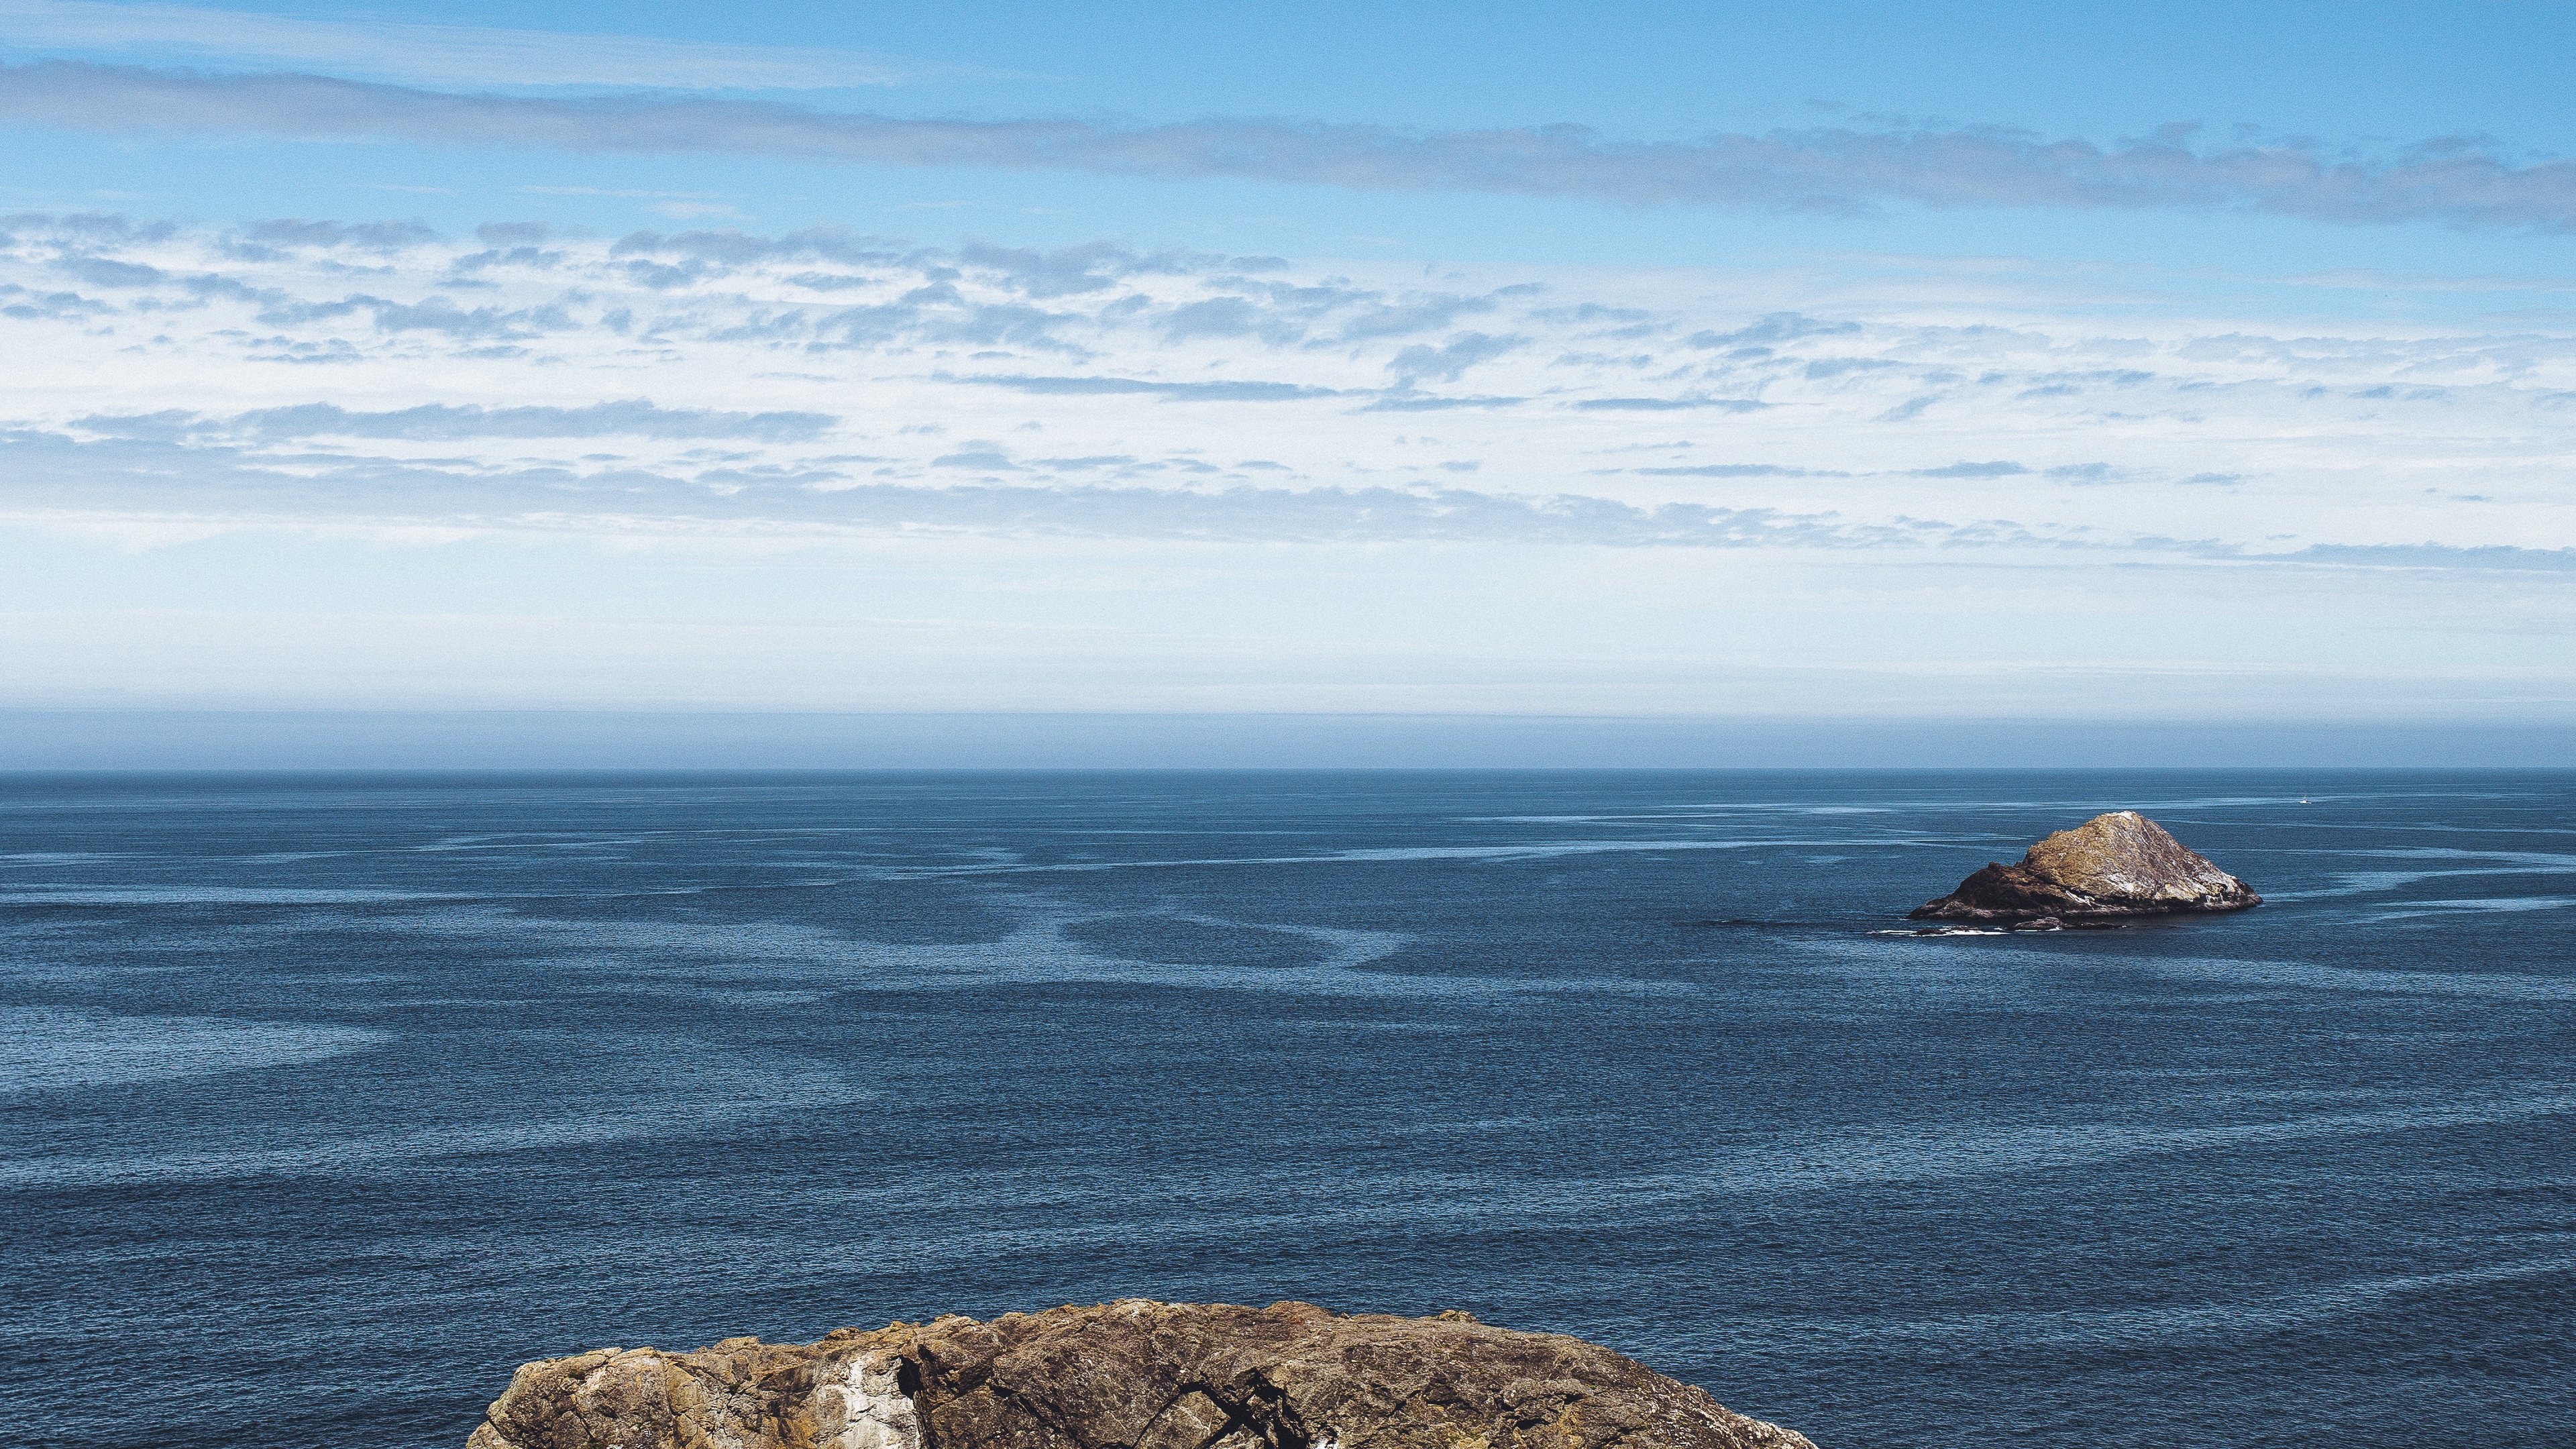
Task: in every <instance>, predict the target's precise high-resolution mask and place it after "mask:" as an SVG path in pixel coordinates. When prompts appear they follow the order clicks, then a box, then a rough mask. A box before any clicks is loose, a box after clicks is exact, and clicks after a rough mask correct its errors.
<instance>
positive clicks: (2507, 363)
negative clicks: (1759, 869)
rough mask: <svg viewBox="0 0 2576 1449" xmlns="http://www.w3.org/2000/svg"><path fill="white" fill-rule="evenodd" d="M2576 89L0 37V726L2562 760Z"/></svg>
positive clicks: (1002, 21)
mask: <svg viewBox="0 0 2576 1449" xmlns="http://www.w3.org/2000/svg"><path fill="white" fill-rule="evenodd" d="M2570 73H2576V4H2556V3H2453V4H2446V5H2430V4H2423V5H2413V4H2410V5H2390V4H2367V3H2333V4H2253V5H2245V4H2238V5H2231V6H2227V7H2223V8H2222V7H2218V6H2195V5H2178V6H2165V7H2139V6H2118V7H2111V6H2088V5H2080V4H2077V5H2070V4H2050V5H2045V6H2041V5H2027V6H2016V5H2003V4H1987V5H1973V6H1972V5H1944V4H1929V5H1927V4H1908V5H1901V6H1900V5H1892V4H1890V5H1876V4H1825V5H1803V6H1796V7H1785V6H1773V5H1765V6H1752V5H1719V4H1696V5H1680V4H1670V5H1665V4H1625V5H1620V4H1610V5H1600V4H1595V5H1586V6H1581V7H1576V6H1536V5H1501V6H1496V5H1491V4H1488V5H1480V6H1475V7H1467V6H1452V5H1432V4H1410V5H1405V4H1397V5H1388V4H1375V5H1368V6H1359V5H1303V6H1297V7H1268V8H1250V7H1211V6H1181V5H1066V4H1054V5H1047V6H1037V5H1019V4H994V3H983V4H962V5H960V4H949V5H942V6H937V7H932V6H914V7H896V6H886V5H875V6H837V7H824V6H812V5H790V4H765V5H745V6H733V7H705V6H688V7H681V6H673V5H655V4H644V5H626V6H620V7H615V8H613V9H611V8H608V7H597V6H581V5H572V4H562V3H538V4H526V3H521V4H515V5H511V6H508V7H506V8H505V7H501V6H498V5H470V4H445V5H412V6H403V7H382V6H378V7H368V6H363V5H358V6H344V5H335V6H328V7H324V6H270V7H266V8H261V9H248V8H212V7H204V6H191V5H181V4H158V3H154V4H133V3H115V0H0V127H5V129H6V135H7V139H8V154H9V157H10V159H11V162H12V164H11V165H10V166H9V167H8V168H7V170H6V171H5V172H0V378H5V382H6V387H5V391H0V709H12V710H19V711H53V712H56V713H57V715H58V716H59V717H61V718H73V717H81V718H87V717H90V716H89V715H87V714H82V713H80V712H96V711H209V710H212V711H338V712H347V711H358V712H367V711H379V712H381V711H415V712H418V711H466V712H472V711H516V712H526V711H539V712H543V711H567V712H589V713H592V714H595V713H597V712H600V711H607V712H612V713H614V712H618V711H637V712H660V713H664V714H668V713H670V712H675V711H676V712H681V713H686V712H690V711H723V712H730V713H735V714H740V713H744V712H751V713H759V712H772V713H780V712H783V713H832V712H858V713H873V714H885V715H889V716H892V715H904V716H922V717H929V716H942V717H951V716H963V715H980V714H1012V715H1027V716H1056V715H1065V716H1073V715H1099V716H1111V715H1116V716H1122V717H1124V716H1139V715H1166V716H1208V717H1219V716H1222V717H1227V718H1246V717H1258V716H1263V715H1348V716H1388V717H1408V718H1420V719H1426V720H1429V719H1460V718H1493V717H1530V718H1611V717H1615V718H1622V719H1661V720H1719V721H1723V720H1738V721H1745V720H1777V719H1806V718H1815V719H1828V718H1829V719H1836V720H1845V721H1849V720H1871V719H1876V720H1918V721H1919V720H1928V719H1946V720H1953V721H1960V720H1984V719H2031V720H2043V719H2044V720H2066V721H2086V720H2093V721H2127V722H2138V721H2149V722H2152V721H2160V720H2161V721H2172V722H2176V723H2184V722H2190V723H2196V724H2199V725H2211V724H2224V723H2228V722H2236V723H2242V724H2265V723H2269V724H2275V725H2279V724H2295V723H2296V722H2300V721H2320V722H2340V723H2342V724H2357V723H2369V724H2378V725H2383V726H2387V727H2389V728H2395V729H2403V730H2409V731H2416V732H2418V733H2417V734H2415V735H2410V736H2409V738H2420V737H2423V736H2422V735H2421V733H2420V732H2422V731H2424V730H2427V729H2431V730H2434V731H2436V732H2437V733H2438V730H2439V729H2441V728H2444V727H2457V728H2461V729H2525V728H2528V727H2531V726H2548V725H2563V724H2565V723H2566V721H2567V720H2568V718H2569V710H2570V706H2571V704H2576V647H2571V643H2576V267H2571V265H2570V260H2571V250H2570V249H2571V243H2576V160H2571V159H2569V158H2571V157H2576V112H2571V111H2570V109H2569V108H2568V107H2567V106H2566V105H2565V96H2566V83H2565V79H2564V77H2565V76H2566V75H2567V74H2570ZM67 711H68V712H73V713H72V714H62V713H61V712H67ZM2124 738H2126V737H2125V736H2124Z"/></svg>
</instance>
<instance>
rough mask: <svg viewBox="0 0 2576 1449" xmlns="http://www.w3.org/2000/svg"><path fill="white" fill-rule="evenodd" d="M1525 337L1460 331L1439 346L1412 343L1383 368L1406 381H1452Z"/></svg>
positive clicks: (1490, 359)
mask: <svg viewBox="0 0 2576 1449" xmlns="http://www.w3.org/2000/svg"><path fill="white" fill-rule="evenodd" d="M1528 341H1529V339H1528V338H1526V337H1488V336H1486V335H1485V334H1484V333H1482V332H1461V333H1459V334H1458V335H1457V336H1455V337H1452V338H1450V339H1449V341H1448V342H1447V343H1446V344H1445V345H1443V346H1439V347H1432V346H1428V345H1426V344H1422V343H1416V344H1414V345H1413V346H1411V347H1408V348H1406V349H1404V350H1403V351H1402V352H1399V353H1397V354H1396V355H1395V357H1394V359H1393V360H1392V361H1390V362H1388V363H1387V365H1386V370H1387V371H1389V372H1392V373H1394V374H1395V375H1396V376H1397V377H1399V378H1401V379H1403V380H1404V381H1405V382H1407V383H1411V382H1413V381H1416V380H1417V379H1420V378H1425V377H1435V378H1438V379H1439V380H1441V381H1442V382H1456V381H1457V380H1458V375H1459V374H1460V373H1463V372H1465V371H1466V370H1467V369H1468V368H1471V367H1473V366H1475V365H1476V364H1477V363H1480V362H1491V361H1493V360H1494V359H1495V358H1497V357H1500V356H1502V355H1503V354H1504V353H1506V352H1510V351H1512V350H1513V349H1514V348H1517V347H1519V346H1521V345H1522V344H1524V343H1526V342H1528Z"/></svg>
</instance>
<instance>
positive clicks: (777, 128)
mask: <svg viewBox="0 0 2576 1449" xmlns="http://www.w3.org/2000/svg"><path fill="white" fill-rule="evenodd" d="M0 120H6V121H15V122H19V123H22V124H36V125H50V126H62V127H68V128H72V129H77V130H87V131H100V132H108V133H115V134H130V133H136V132H169V133H188V134H201V133H205V132H232V133H239V134H251V135H264V136H280V137H288V138H293V139H299V140H326V141H368V140H376V141H390V140H399V141H412V142H421V143H426V144H433V145H460V146H551V147H557V148H561V149H565V150H572V151H590V152H623V153H672V152H703V153H717V154H727V155H746V156H764V157H776V158H781V159H793V160H812V161H831V162H846V163H853V164H864V165H880V166H944V167H972V168H999V169H1006V170H1057V171H1076V172H1088V173H1093V174H1102V175H1115V176H1133V177H1146V178H1156V179H1174V180H1180V179H1196V178H1214V177H1223V178H1235V179H1248V180H1258V181H1272V182H1289V183H1299V184H1310V185H1326V186H1339V187H1346V188H1349V189H1352V190H1360V191H1392V192H1488V193H1504V194H1516V195H1528V196H1554V197H1571V198H1580V199H1586V200H1592V201H1600V202H1608V203H1613V204H1620V205H1633V206H1655V205H1692V206H1751V207H1760V208H1767V209H1772V210H1778V211H1791V212H1814V213H1827V214H1831V213H1852V212H1860V211H1864V210H1867V209H1868V208H1870V207H1871V206H1873V205H1877V204H1881V203H1887V202H1900V203H1911V204H1915V205H1922V206H1931V207H1989V206H1995V207H2056V208H2073V209H2122V210H2183V211H2244V212H2259V213H2268V214H2274V215H2283V216H2294V217H2300V218H2304V219H2307V220H2311V221H2321V222H2331V223H2340V224H2353V225H2368V224H2392V223H2400V222H2414V221H2432V222H2440V223H2445V224H2448V225H2452V226H2459V227H2503V228H2526V229H2532V230H2539V231H2546V232H2565V231H2569V230H2576V163H2569V162H2564V161H2550V162H2540V163H2535V164H2531V165H2515V164H2514V163H2512V162H2510V161H2508V160H2506V159H2504V158H2502V157H2499V156H2496V155H2493V154H2490V153H2487V152H2483V151H2480V150H2478V149H2476V148H2474V147H2472V146H2469V145H2467V144H2465V143H2457V142H2445V141H2432V142H2427V143H2425V144H2423V145H2419V146H2417V147H2414V148H2411V149H2408V150H2405V151H2401V152H2398V153H2396V154H2394V155H2392V156H2388V157H2383V158H2380V159H2375V160H2363V159H2338V158H2336V157H2334V156H2331V155H2329V154H2328V153H2326V152H2324V151H2322V150H2320V149H2318V148H2316V147H2314V146H2310V145H2304V144H2297V143H2288V142H2283V143H2277V144H2268V145H2238V146H2228V147H2218V148H2212V149H2205V150H2196V149H2194V148H2193V147H2192V145H2191V144H2190V141H2191V135H2192V133H2191V130H2190V128H2187V127H2174V128H2168V129H2167V130H2165V131H2162V132H2159V133H2158V134H2156V135H2155V136H2152V137H2149V138H2146V139H2142V140H2133V141H2126V142H2122V143H2120V144H2117V145H2113V146H2109V147H2103V146H2097V145H2094V144H2093V143H2091V142H2086V141H2074V140H2060V141H2048V140H2042V139H2039V138H2037V137H2034V136H2031V135H2029V134H2028V133H2025V132H2019V131H2012V130H2006V129H2002V128H1964V129H1953V130H1911V131H1884V132H1866V131H1855V130H1849V129H1840V128H1821V129H1811V130H1803V131H1774V132H1770V133H1766V134H1762V135H1750V134H1732V133H1730V134H1719V135H1712V136H1707V137H1703V138H1701V139H1699V140H1694V141H1663V142H1643V141H1615V140H1608V139H1604V138H1602V137H1601V136H1599V135H1597V134H1596V133H1594V132H1593V131H1591V130H1589V129H1588V128H1585V127H1581V126H1571V125H1561V126H1543V127H1533V128H1513V129H1493V130H1479V131H1439V132H1429V133H1415V132H1406V131H1400V130H1395V129H1391V128H1388V127H1383V126H1369V125H1329V124H1323V123H1316V122H1298V121H1289V120H1275V119H1242V118H1233V119H1229V118H1213V119H1207V120H1199V121H1190V122H1183V123H1179V124H1171V125H1160V126H1124V127H1122V126H1116V125H1110V124H1105V123H1101V122H1096V121H1084V120H1045V119H1024V120H1002V121H965V120H918V119H904V118H899V117H890V116H881V115H869V114H861V113H838V112H824V111H817V110H812V109H809V108H805V107H800V106H792V105H783V104H777V103H771V102H760V101H742V100H721V99H707V98H691V97H681V98H673V97H669V96H613V97H589V98H575V99H565V98H539V97H524V96H495V95H465V94H457V93H453V92H445V91H433V90H422V89H415V88H411V87H405V86H394V85H381V84H374V83H369V82H363V81H352V80H344V79H338V78H334V77H329V76H318V75H293V74H260V75H207V74H193V73H178V72H167V71H154V70H146V69H141V68H136V67H121V66H100V65H90V64H83V63H77V62H60V61H49V62H43V63H39V64H35V65H27V66H18V67H0Z"/></svg>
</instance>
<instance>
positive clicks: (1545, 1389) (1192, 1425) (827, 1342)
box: [466, 1299, 1815, 1449]
mask: <svg viewBox="0 0 2576 1449" xmlns="http://www.w3.org/2000/svg"><path fill="white" fill-rule="evenodd" d="M466 1443H467V1446H468V1449H1815V1446H1814V1445H1812V1444H1810V1443H1808V1441H1807V1440H1806V1439H1804V1438H1802V1437H1800V1436H1798V1435H1796V1434H1793V1433H1791V1432H1789V1431H1788V1430H1786V1429H1782V1428H1779V1427H1777V1426H1776V1425H1772V1424H1765V1423H1762V1422H1760V1421H1759V1420H1755V1419H1748V1418H1746V1417H1745V1416H1743V1415H1741V1414H1737V1413H1733V1412H1731V1411H1729V1410H1728V1409H1727V1408H1725V1407H1724V1406H1723V1405H1721V1404H1719V1403H1718V1402H1717V1401H1716V1400H1715V1399H1713V1398H1710V1397H1709V1396H1708V1394H1707V1393H1706V1392H1704V1391H1702V1390H1700V1389H1696V1388H1693V1387H1691V1386H1690V1385H1688V1384H1682V1383H1677V1382H1675V1381H1674V1380H1672V1379H1668V1378H1665V1377H1664V1376H1663V1375H1661V1374H1659V1373H1656V1372H1655V1371H1653V1370H1652V1369H1649V1368H1647V1367H1646V1366H1645V1365H1643V1364H1640V1363H1638V1362H1636V1361H1635V1360H1633V1359H1629V1358H1624V1357H1622V1356H1620V1355H1618V1354H1615V1353H1612V1352H1611V1351H1610V1350H1608V1349H1606V1348H1602V1347H1599V1346H1597V1345H1595V1344H1590V1343H1585V1342H1583V1341H1582V1340H1580V1339H1574V1338H1566V1337H1563V1336H1561V1335H1557V1334H1552V1333H1520V1332H1514V1331H1512V1330H1509V1329H1502V1328H1489V1327H1487V1326H1485V1325H1483V1324H1480V1323H1478V1322H1476V1321H1475V1320H1474V1319H1472V1318H1470V1317H1468V1316H1467V1315H1465V1314H1462V1313H1444V1314H1441V1315H1440V1316H1438V1317H1436V1318H1394V1317H1388V1316H1384V1315H1377V1314H1361V1315H1356V1316H1352V1317H1343V1316H1341V1315H1338V1314H1334V1313H1330V1312H1327V1311H1326V1310H1324V1309H1321V1308H1317V1307H1315V1306H1314V1305H1313V1304H1311V1303H1274V1304H1272V1305H1270V1306H1269V1307H1268V1308H1258V1309H1256V1308H1239V1307H1235V1306H1233V1305H1231V1304H1221V1303H1211V1304H1190V1303H1156V1302H1150V1301H1147V1300H1143V1299H1129V1300H1125V1301H1122V1302H1117V1303H1106V1304H1100V1305H1098V1306H1095V1307H1090V1308H1076V1307H1064V1308H1050V1309H1048V1310H1047V1311H1045V1312H1043V1313H1025V1314H1024V1313H1006V1314H1004V1315H1002V1316H1001V1317H999V1318H996V1319H994V1320H992V1321H991V1322H989V1323H985V1322H978V1321H977V1320H975V1319H972V1318H962V1317H947V1318H940V1319H936V1320H934V1321H932V1322H929V1323H924V1324H909V1323H897V1324H893V1325H890V1326H888V1327H885V1328H881V1329H876V1330H874V1331H861V1330H858V1329H850V1328H845V1329H842V1330H840V1331H838V1332H836V1333H833V1334H830V1335H828V1336H826V1337H825V1338H823V1339H821V1340H820V1341H818V1342H815V1343H807V1344H766V1343H762V1342H760V1341H759V1340H758V1339H752V1338H729V1339H726V1340H724V1341H723V1342H721V1343H718V1344H716V1345H714V1346H713V1347H711V1348H702V1349H699V1350H697V1351H695V1352H692V1353H665V1352H662V1351H660V1350H656V1349H650V1348H636V1349H619V1348H603V1349H598V1350H596V1351H594V1352H590V1353H585V1354H578V1355H575V1356H573V1357H571V1358H559V1359H551V1360H547V1361H545V1362H541V1363H532V1364H527V1365H524V1366H522V1367H521V1368H520V1369H519V1371H518V1374H517V1376H516V1377H514V1378H512V1379H511V1381H510V1387H509V1391H508V1392H506V1393H504V1394H503V1395H502V1396H501V1398H500V1400H499V1401H498V1402H496V1403H494V1404H493V1405H492V1407H491V1410H490V1412H489V1413H488V1414H487V1415H486V1416H485V1418H484V1421H483V1423H482V1425H481V1427H479V1428H477V1429H476V1430H475V1431H474V1433H473V1436H472V1437H471V1438H470V1439H468V1440H467V1441H466Z"/></svg>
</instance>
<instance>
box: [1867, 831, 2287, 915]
mask: <svg viewBox="0 0 2576 1449" xmlns="http://www.w3.org/2000/svg"><path fill="white" fill-rule="evenodd" d="M2262 903H2263V898H2262V897H2261V896H2258V895H2256V894H2255V893H2254V891H2253V888H2252V887H2250V886H2248V885H2246V884H2245V882H2243V881H2241V880H2238V879H2237V878H2236V877H2234V876H2232V875H2229V874H2228V873H2227V872H2225V871H2223V870H2220V869H2219V868H2218V867H2217V866H2215V865H2212V864H2210V862H2209V860H2208V858H2207V857H2205V856H2203V855H2201V854H2199V853H2198V852H2196V851H2193V850H2190V849H2188V848H2187V847H2185V846H2184V845H2183V843H2182V842H2181V841H2178V840H2176V839H2174V838H2173V837H2172V836H2171V835H2169V834H2167V833H2166V832H2165V828H2164V827H2163V826H2161V825H2158V824H2157V823H2156V822H2154V821H2152V820H2149V819H2148V818H2147V817H2145V816H2143V815H2141V814H2139V813H2138V812H2137V811H2135V810H2115V811H2112V812H2111V813H2110V814H2107V815H2096V816H2094V817H2093V818H2092V819H2090V820H2087V821H2085V822H2084V823H2083V824H2082V825H2079V826H2077V827H2075V828H2074V829H2073V830H2061V831H2059V832H2057V833H2056V834H2054V835H2051V836H2049V837H2048V838H2047V839H2045V840H2042V841H2041V842H2039V843H2038V844H2037V845H2034V846H2032V847H2031V848H2030V851H2029V853H2028V854H2026V855H2024V856H2023V857H2022V858H2021V863H2020V864H2018V865H2004V864H2002V863H2000V862H1996V861H1988V862H1987V863H1986V866H1985V869H1983V870H1980V871H1978V872H1977V873H1976V874H1974V875H1971V876H1969V877H1968V878H1967V879H1966V880H1963V881H1961V882H1959V888H1958V889H1957V890H1955V891H1952V892H1951V893H1950V894H1948V895H1946V896H1943V897H1941V898H1940V899H1939V900H1935V901H1927V902H1925V903H1924V904H1923V905H1920V906H1917V907H1916V908H1915V909H1914V910H1912V911H1911V912H1909V913H1908V914H1909V915H1910V916H1911V917H1912V918H1913V919H1915V920H1934V921H2037V920H2040V919H2042V918H2046V917H2054V918H2055V919H2056V920H2058V921H2059V922H2062V923H2080V922H2084V921H2100V920H2112V919H2119V918H2122V917H2129V916H2162V915H2176V914H2183V913H2189V912H2200V911H2241V910H2244V909H2245V908H2246V907H2248V906H2259V905H2261V904H2262Z"/></svg>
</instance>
